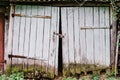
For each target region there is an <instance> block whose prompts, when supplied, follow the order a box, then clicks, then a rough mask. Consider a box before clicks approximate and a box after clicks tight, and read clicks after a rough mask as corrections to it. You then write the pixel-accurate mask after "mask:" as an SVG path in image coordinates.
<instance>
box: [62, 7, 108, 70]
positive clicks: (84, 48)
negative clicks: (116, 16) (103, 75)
mask: <svg viewBox="0 0 120 80" xmlns="http://www.w3.org/2000/svg"><path fill="white" fill-rule="evenodd" d="M61 16H62V17H61V21H62V34H63V35H64V36H65V37H64V38H63V42H62V44H63V64H64V69H65V68H66V69H69V70H71V71H80V70H81V69H80V70H78V69H79V68H81V67H85V65H84V64H88V67H85V68H86V69H88V68H90V66H89V65H93V64H95V65H96V66H101V65H102V66H109V65H110V29H109V28H110V25H109V24H110V18H109V7H62V8H61ZM95 65H94V66H95ZM72 69H74V70H72ZM82 69H84V68H82Z"/></svg>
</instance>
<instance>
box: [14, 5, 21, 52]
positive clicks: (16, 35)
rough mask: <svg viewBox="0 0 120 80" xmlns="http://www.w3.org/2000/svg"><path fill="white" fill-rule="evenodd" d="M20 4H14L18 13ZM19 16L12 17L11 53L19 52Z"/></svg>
mask: <svg viewBox="0 0 120 80" xmlns="http://www.w3.org/2000/svg"><path fill="white" fill-rule="evenodd" d="M20 9H21V6H20V5H17V6H15V13H20ZM20 23H21V20H20V17H19V18H18V17H15V18H14V30H13V31H14V35H13V54H15V53H19V28H20Z"/></svg>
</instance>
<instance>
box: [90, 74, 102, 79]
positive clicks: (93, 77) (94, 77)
mask: <svg viewBox="0 0 120 80" xmlns="http://www.w3.org/2000/svg"><path fill="white" fill-rule="evenodd" d="M91 79H92V80H99V79H100V75H93V76H92V77H91Z"/></svg>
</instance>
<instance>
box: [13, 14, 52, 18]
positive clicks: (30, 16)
mask: <svg viewBox="0 0 120 80" xmlns="http://www.w3.org/2000/svg"><path fill="white" fill-rule="evenodd" d="M12 16H13V17H15V16H17V17H29V18H45V19H51V16H41V15H26V14H24V13H22V14H15V13H14V14H12Z"/></svg>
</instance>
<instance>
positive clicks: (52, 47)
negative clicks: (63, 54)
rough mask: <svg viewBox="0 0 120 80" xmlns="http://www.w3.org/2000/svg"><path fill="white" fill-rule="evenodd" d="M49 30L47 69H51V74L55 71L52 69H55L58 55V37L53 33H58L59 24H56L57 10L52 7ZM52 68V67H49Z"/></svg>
mask: <svg viewBox="0 0 120 80" xmlns="http://www.w3.org/2000/svg"><path fill="white" fill-rule="evenodd" d="M51 16H52V19H51V29H50V37H49V39H50V42H49V56H48V59H49V69H50V68H51V69H52V72H53V71H55V70H53V69H55V68H56V69H57V68H58V67H57V63H58V59H57V57H58V56H56V55H57V54H58V51H57V50H58V46H57V45H58V37H59V36H57V35H55V34H54V32H56V33H58V31H59V25H58V24H59V22H58V8H57V7H53V8H52V10H51ZM51 66H52V67H51Z"/></svg>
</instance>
